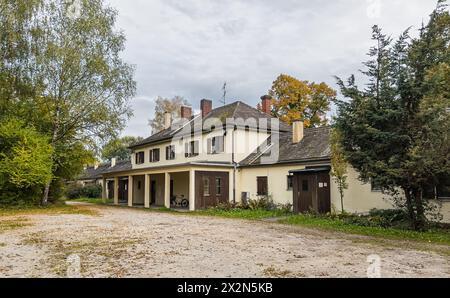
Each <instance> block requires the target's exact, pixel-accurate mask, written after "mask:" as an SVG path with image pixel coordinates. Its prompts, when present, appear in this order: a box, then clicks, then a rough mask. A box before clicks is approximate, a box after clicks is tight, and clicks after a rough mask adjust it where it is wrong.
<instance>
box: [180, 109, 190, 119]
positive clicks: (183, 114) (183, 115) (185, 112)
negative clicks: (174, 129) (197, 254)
mask: <svg viewBox="0 0 450 298" xmlns="http://www.w3.org/2000/svg"><path fill="white" fill-rule="evenodd" d="M180 116H181V118H182V119H187V120H191V117H192V108H191V107H187V106H182V107H181V115H180Z"/></svg>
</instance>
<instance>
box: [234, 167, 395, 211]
mask: <svg viewBox="0 0 450 298" xmlns="http://www.w3.org/2000/svg"><path fill="white" fill-rule="evenodd" d="M318 166H320V165H318ZM304 168H305V165H288V166H281V165H280V166H278V165H271V166H266V167H253V168H243V169H240V171H239V179H238V190H239V191H238V195H237V196H238V198H239V200H240V198H241V192H249V193H250V198H256V197H257V189H256V188H257V182H256V181H257V177H259V176H267V178H268V187H269V195H271V196H272V198H273V200H274V202H275V203H277V204H286V203H290V204H292V203H293V193H292V190H288V189H287V176H288V175H289V171H291V170H299V169H304ZM331 180H332V181H331V204H332V210H333V208H334V209H335V210H336V211H337V212H339V211H340V209H341V207H340V206H341V203H340V195H339V191H338V188H337V185H336V183H335V182H334V181H333V179H332V177H331ZM348 183H349V188H348V190H346V192H345V196H344V208H345V210H346V211H348V212H357V213H364V212H368V211H370V210H371V209H373V208H378V209H389V208H392V204H390V203H389V201H387V200H385V197H386V196H385V195H383V194H382V193H380V192H372V191H371V187H370V184H362V183H361V182H360V181H359V180H358V179H357V175H356V172H355V171H354V170H353V169H349V176H348Z"/></svg>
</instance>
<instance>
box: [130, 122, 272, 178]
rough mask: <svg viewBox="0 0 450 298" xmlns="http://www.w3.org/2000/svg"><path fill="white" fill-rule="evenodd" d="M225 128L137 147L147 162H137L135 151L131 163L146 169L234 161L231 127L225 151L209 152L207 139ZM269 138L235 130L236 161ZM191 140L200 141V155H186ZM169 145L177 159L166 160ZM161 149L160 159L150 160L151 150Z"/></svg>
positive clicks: (264, 134)
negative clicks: (156, 160) (201, 162)
mask: <svg viewBox="0 0 450 298" xmlns="http://www.w3.org/2000/svg"><path fill="white" fill-rule="evenodd" d="M223 133H224V131H223V130H217V131H212V132H211V133H208V134H203V135H197V136H193V137H186V138H185V139H177V138H175V139H174V140H172V141H167V142H164V143H161V144H157V145H153V146H145V147H142V148H139V149H136V150H135V151H136V152H144V154H145V162H144V163H143V164H136V163H135V161H136V159H135V154H134V153H133V154H132V156H131V163H132V166H133V169H144V168H149V167H163V166H172V165H177V164H185V163H188V162H199V161H208V162H211V163H214V162H228V163H231V162H232V152H233V139H232V136H233V132H232V130H231V129H229V130H228V131H227V134H226V136H225V138H224V143H225V144H224V147H225V152H224V153H220V154H207V143H208V142H207V140H208V139H209V138H212V137H215V136H221V135H223ZM267 138H268V134H267V133H259V132H256V131H245V130H237V131H235V132H234V140H235V141H234V153H235V160H236V162H240V161H241V160H243V159H244V158H246V157H247V156H248V155H249V154H250V153H252V152H253V151H255V150H256V148H258V146H259V145H260V144H262V143H263V142H264V141H265V140H266V139H267ZM191 141H199V144H200V146H199V151H200V152H199V155H198V156H193V157H185V154H184V153H185V152H184V149H185V144H186V143H190V142H191ZM169 145H173V146H175V150H176V151H175V152H176V154H175V159H174V160H166V147H167V146H169ZM152 149H159V151H160V161H158V162H150V158H149V154H150V150H152Z"/></svg>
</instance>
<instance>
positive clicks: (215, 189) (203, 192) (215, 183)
mask: <svg viewBox="0 0 450 298" xmlns="http://www.w3.org/2000/svg"><path fill="white" fill-rule="evenodd" d="M228 179H229V175H228V173H226V172H203V171H197V172H195V194H196V196H195V208H196V209H205V208H210V207H215V206H217V205H218V204H223V203H226V202H228V195H229V192H228V186H229V180H228Z"/></svg>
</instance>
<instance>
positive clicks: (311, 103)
mask: <svg viewBox="0 0 450 298" xmlns="http://www.w3.org/2000/svg"><path fill="white" fill-rule="evenodd" d="M269 95H270V96H271V97H272V98H273V102H272V114H273V116H275V117H278V118H280V119H281V120H282V121H284V122H286V123H289V124H292V122H293V121H295V120H299V119H301V120H303V121H304V122H305V126H306V127H318V126H323V125H326V124H327V123H328V120H327V118H326V114H327V112H328V111H329V110H330V103H331V101H332V100H333V99H335V97H336V91H335V90H333V89H332V88H331V87H329V86H328V85H327V84H325V83H319V84H317V83H315V82H309V81H301V80H299V79H296V78H294V77H292V76H289V75H286V74H281V75H280V76H279V77H278V78H277V79H276V80H275V81H274V82H273V85H272V88H271V89H270V90H269Z"/></svg>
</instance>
